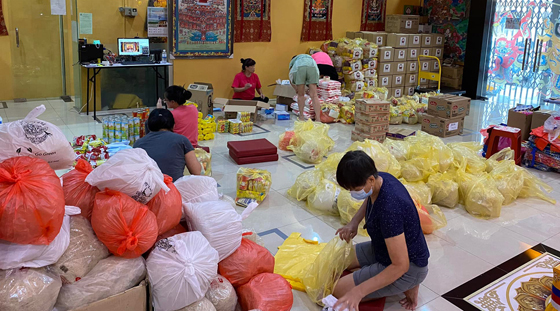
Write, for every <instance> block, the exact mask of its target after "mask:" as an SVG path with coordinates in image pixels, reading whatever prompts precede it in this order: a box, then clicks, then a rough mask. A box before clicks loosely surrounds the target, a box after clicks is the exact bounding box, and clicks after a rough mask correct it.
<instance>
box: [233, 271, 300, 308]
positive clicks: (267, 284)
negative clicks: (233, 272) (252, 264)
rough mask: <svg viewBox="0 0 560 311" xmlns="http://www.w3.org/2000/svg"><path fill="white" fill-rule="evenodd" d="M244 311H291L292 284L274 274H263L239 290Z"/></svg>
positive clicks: (292, 299)
mask: <svg viewBox="0 0 560 311" xmlns="http://www.w3.org/2000/svg"><path fill="white" fill-rule="evenodd" d="M237 293H238V295H239V302H240V304H241V308H242V309H243V310H244V311H249V310H263V311H264V310H271V311H272V310H274V311H289V310H291V309H292V305H293V303H294V295H293V294H292V288H291V287H290V284H288V282H287V281H286V280H284V278H283V277H281V276H280V275H278V274H274V273H261V274H259V275H256V276H255V277H253V278H252V279H251V280H250V281H249V282H248V283H247V284H245V285H243V286H241V287H239V288H238V289H237Z"/></svg>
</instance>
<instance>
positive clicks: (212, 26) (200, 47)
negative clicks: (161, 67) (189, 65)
mask: <svg viewBox="0 0 560 311" xmlns="http://www.w3.org/2000/svg"><path fill="white" fill-rule="evenodd" d="M232 1H233V0H175V3H174V4H175V5H174V8H173V39H174V42H173V55H174V56H176V57H190V58H206V57H230V56H231V55H232V54H233V29H232V7H231V3H232Z"/></svg>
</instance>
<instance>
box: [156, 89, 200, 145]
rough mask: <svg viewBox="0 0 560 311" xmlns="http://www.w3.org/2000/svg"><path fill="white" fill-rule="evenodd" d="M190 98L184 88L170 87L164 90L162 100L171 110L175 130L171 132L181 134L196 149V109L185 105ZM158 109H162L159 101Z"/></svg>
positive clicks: (188, 92)
mask: <svg viewBox="0 0 560 311" xmlns="http://www.w3.org/2000/svg"><path fill="white" fill-rule="evenodd" d="M191 96H192V93H191V92H190V91H187V90H185V88H184V87H182V86H178V85H172V86H170V87H168V88H167V89H166V90H165V94H164V100H163V102H165V103H166V104H167V108H170V109H173V111H172V113H173V118H174V119H175V128H174V129H173V132H175V133H177V134H181V135H183V136H185V137H187V138H188V139H189V141H190V142H191V144H192V145H193V147H195V148H196V147H198V109H197V108H196V106H195V105H185V104H186V102H187V100H189V99H190V98H191ZM157 107H158V108H161V107H162V102H161V100H160V101H158V104H157Z"/></svg>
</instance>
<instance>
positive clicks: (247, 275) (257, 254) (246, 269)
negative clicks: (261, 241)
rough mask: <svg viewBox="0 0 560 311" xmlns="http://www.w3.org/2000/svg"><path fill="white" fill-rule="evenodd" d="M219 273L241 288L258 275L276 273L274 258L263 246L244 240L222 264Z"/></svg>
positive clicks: (219, 266)
mask: <svg viewBox="0 0 560 311" xmlns="http://www.w3.org/2000/svg"><path fill="white" fill-rule="evenodd" d="M218 272H219V273H220V274H221V275H223V276H224V277H225V278H226V279H228V281H230V283H231V284H232V285H233V286H234V287H239V286H241V285H243V284H245V283H247V282H249V281H250V280H251V278H252V277H254V276H255V275H257V274H260V273H266V272H268V273H272V272H274V257H272V254H270V252H269V251H268V250H267V249H266V248H264V247H263V246H260V245H258V244H257V243H255V242H253V241H251V240H249V239H242V240H241V245H240V246H239V248H237V250H236V251H235V252H234V253H233V254H231V255H230V256H229V257H227V258H226V259H224V260H222V261H221V262H220V264H219V265H218Z"/></svg>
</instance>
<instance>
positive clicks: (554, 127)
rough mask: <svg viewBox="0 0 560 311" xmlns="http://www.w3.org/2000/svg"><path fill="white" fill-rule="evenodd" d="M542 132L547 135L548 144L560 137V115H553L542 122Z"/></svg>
mask: <svg viewBox="0 0 560 311" xmlns="http://www.w3.org/2000/svg"><path fill="white" fill-rule="evenodd" d="M544 132H545V133H547V134H548V140H549V141H550V142H553V141H555V140H556V139H557V138H558V136H560V114H558V113H554V114H553V115H552V116H550V117H549V118H548V119H546V121H544Z"/></svg>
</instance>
